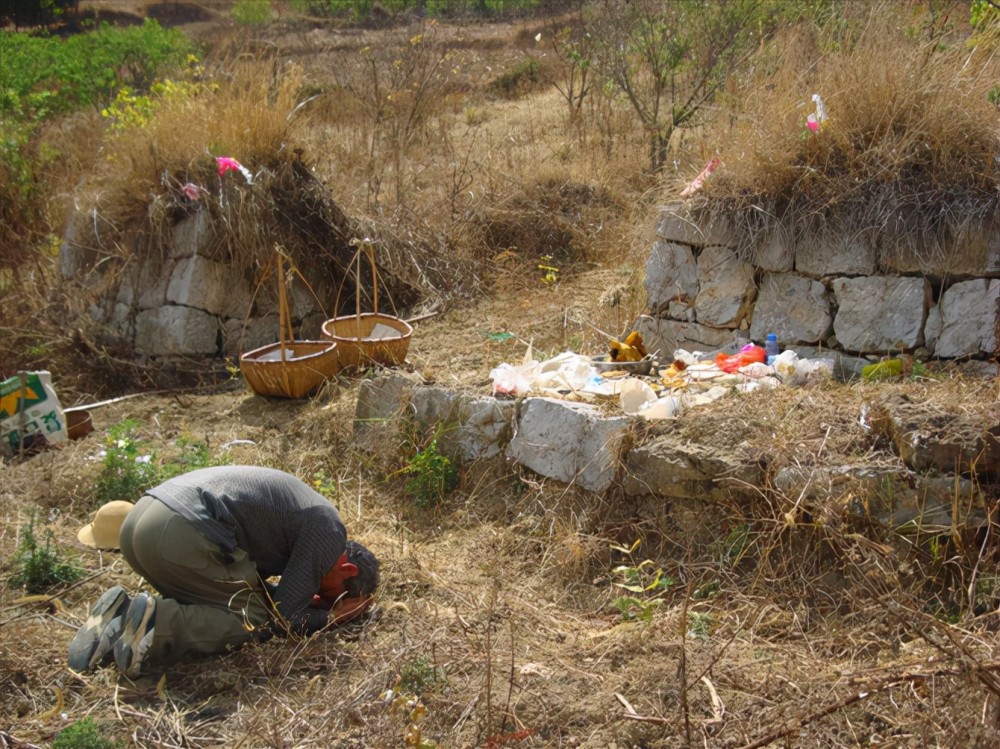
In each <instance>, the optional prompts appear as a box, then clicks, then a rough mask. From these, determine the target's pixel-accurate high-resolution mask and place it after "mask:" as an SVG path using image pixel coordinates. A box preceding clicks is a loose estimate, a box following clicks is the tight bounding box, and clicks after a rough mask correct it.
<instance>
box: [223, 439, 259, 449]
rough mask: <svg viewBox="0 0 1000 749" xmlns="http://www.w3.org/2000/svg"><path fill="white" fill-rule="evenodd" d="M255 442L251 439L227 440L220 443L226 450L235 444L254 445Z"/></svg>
mask: <svg viewBox="0 0 1000 749" xmlns="http://www.w3.org/2000/svg"><path fill="white" fill-rule="evenodd" d="M256 444H257V443H256V442H254V441H253V440H229V442H223V443H222V449H223V450H228V449H229V448H231V447H236V446H237V445H256Z"/></svg>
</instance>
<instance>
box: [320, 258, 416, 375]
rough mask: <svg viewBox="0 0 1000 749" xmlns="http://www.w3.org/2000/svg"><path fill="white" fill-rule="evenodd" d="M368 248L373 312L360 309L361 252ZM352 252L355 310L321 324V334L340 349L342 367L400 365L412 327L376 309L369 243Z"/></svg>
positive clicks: (376, 278)
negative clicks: (351, 313)
mask: <svg viewBox="0 0 1000 749" xmlns="http://www.w3.org/2000/svg"><path fill="white" fill-rule="evenodd" d="M362 249H364V250H366V251H367V255H368V261H369V262H370V263H371V269H372V282H373V286H374V290H373V292H372V304H373V306H374V309H375V311H374V312H362V311H361V293H360V285H361V251H362ZM362 249H359V250H358V252H357V253H356V254H355V256H354V257H355V259H356V260H357V262H358V269H357V272H356V274H355V279H356V284H357V286H358V290H357V293H356V294H355V313H354V314H353V315H346V316H344V317H335V318H333V319H332V320H327V321H326V322H324V323H323V327H322V330H323V337H324V338H329V339H331V340H333V341H336V343H337V347H338V350H339V352H340V366H341V367H342V368H343V369H357V368H360V367H364V366H367V365H370V364H381V365H383V366H386V367H391V366H396V365H399V364H402V363H403V362H404V361H405V360H406V352H407V349H409V347H410V336H411V335H413V327H412V326H411V325H410V324H409V323H408V322H407V321H406V320H402V319H400V318H399V317H394V316H392V315H386V314H384V313H380V312H379V311H378V276H377V271H376V269H375V256H374V253H373V252H372V247H371V243H370V242H368V241H366V242H365V243H364V247H363V248H362ZM339 306H340V293H339V292H338V294H337V307H338V308H339Z"/></svg>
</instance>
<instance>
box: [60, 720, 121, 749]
mask: <svg viewBox="0 0 1000 749" xmlns="http://www.w3.org/2000/svg"><path fill="white" fill-rule="evenodd" d="M121 745H122V743H121V742H120V741H119V740H118V739H116V738H114V737H113V736H112V735H111V732H110V729H109V727H108V726H106V725H104V724H100V723H96V722H95V721H94V719H93V718H90V717H87V718H84V719H83V720H78V721H76V722H75V723H73V724H71V725H69V726H67V727H66V728H64V729H63V730H61V731H60V732H59V733H58V734H56V737H55V740H54V741H53V742H52V749H117V747H120V746H121Z"/></svg>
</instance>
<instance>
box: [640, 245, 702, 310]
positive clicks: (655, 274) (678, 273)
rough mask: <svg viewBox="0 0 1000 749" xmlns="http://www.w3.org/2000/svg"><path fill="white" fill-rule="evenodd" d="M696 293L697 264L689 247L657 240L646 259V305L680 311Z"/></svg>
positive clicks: (689, 304)
mask: <svg viewBox="0 0 1000 749" xmlns="http://www.w3.org/2000/svg"><path fill="white" fill-rule="evenodd" d="M696 296H698V265H697V264H696V263H695V259H694V252H693V251H692V250H691V248H690V247H687V246H685V245H680V244H675V243H671V242H657V243H656V244H654V245H653V249H652V251H651V252H650V253H649V258H648V259H647V260H646V305H647V307H649V308H650V309H652V310H654V311H656V312H657V313H659V312H661V311H664V310H666V309H667V308H668V307H669V308H670V309H671V314H674V315H680V314H681V312H682V310H684V309H687V308H689V307H691V306H692V305H693V304H694V299H695V297H696Z"/></svg>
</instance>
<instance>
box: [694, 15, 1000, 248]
mask: <svg viewBox="0 0 1000 749" xmlns="http://www.w3.org/2000/svg"><path fill="white" fill-rule="evenodd" d="M853 9H854V10H855V11H861V12H860V14H859V16H855V17H853V18H852V17H848V20H845V21H844V22H843V26H842V27H840V26H838V27H835V28H837V29H839V30H840V33H839V38H837V39H836V40H834V39H832V38H831V33H832V32H831V30H829V29H828V30H825V31H824V30H820V31H816V30H814V29H812V28H801V27H800V28H797V29H794V30H793V29H789V30H787V31H786V32H785V36H784V38H782V39H781V43H780V44H779V45H778V46H777V47H776V49H778V50H781V52H780V53H775V54H774V56H773V57H772V58H771V59H767V58H765V59H763V60H762V61H761V64H760V68H761V70H760V73H761V75H760V77H759V79H758V80H757V81H756V82H755V84H754V85H753V86H752V87H751V88H750V89H749V90H747V91H746V92H745V93H744V94H743V95H742V97H741V99H742V101H743V106H742V108H741V111H740V112H739V113H738V119H736V120H735V121H734V123H733V124H732V126H731V127H730V128H729V129H728V130H727V131H725V135H724V136H720V138H719V143H720V147H719V152H720V155H721V158H722V160H723V162H724V164H725V167H724V168H723V169H721V170H719V171H718V172H716V174H715V175H714V176H713V178H712V179H711V180H710V181H709V187H708V189H707V191H706V195H707V198H708V200H709V201H710V202H711V204H712V206H713V208H715V209H717V210H720V211H730V210H731V211H734V212H735V214H736V215H737V216H738V217H739V219H740V222H741V224H742V225H743V226H744V227H745V228H746V229H747V230H748V231H747V232H746V234H745V238H746V244H747V245H750V244H752V243H753V242H754V241H756V240H757V238H758V237H759V236H760V235H761V234H762V233H764V232H766V231H767V230H769V229H771V228H773V227H774V225H775V224H777V223H778V222H783V223H784V224H785V225H786V227H787V228H788V229H790V230H791V231H792V232H793V233H794V234H796V235H799V234H808V233H810V232H819V233H823V232H836V231H847V232H851V233H854V234H858V235H865V236H868V237H869V238H871V239H873V240H875V239H877V240H880V241H881V242H882V243H883V246H884V247H885V249H886V250H887V251H903V252H910V253H913V252H928V253H930V254H932V255H933V253H934V252H940V251H941V247H942V245H943V244H945V243H946V242H947V241H948V240H949V239H953V238H955V237H962V236H963V235H964V234H965V233H967V232H968V231H969V230H970V228H974V227H977V226H980V225H982V224H983V223H984V222H987V223H988V222H989V221H992V219H993V214H994V212H995V211H996V208H997V190H996V182H997V171H996V168H997V167H996V163H995V158H994V157H995V155H996V153H997V151H998V145H1000V143H998V139H997V135H996V132H997V122H998V112H997V107H996V106H995V105H994V104H993V103H991V101H990V92H991V90H992V87H993V86H994V84H995V82H996V79H997V74H998V72H1000V67H998V65H1000V62H998V60H997V57H996V54H995V47H994V46H992V45H989V44H985V43H982V44H979V45H977V46H970V45H969V44H967V43H966V40H965V38H964V37H963V36H962V35H961V34H958V33H955V32H953V31H949V27H946V26H945V24H946V23H950V22H951V19H952V18H953V16H949V15H948V14H945V13H941V14H939V15H938V16H936V17H935V16H933V15H931V14H929V13H927V12H926V11H924V12H923V13H922V14H921V13H920V12H915V13H914V14H913V15H911V16H901V15H900V14H899V13H898V12H896V4H894V3H876V4H872V5H870V6H867V5H866V6H863V7H862V6H861V4H856V5H855V6H853ZM823 45H828V46H829V47H831V48H830V49H828V50H827V51H825V52H824V53H823V54H821V55H820V56H818V57H817V55H816V47H817V46H820V48H821V49H822V46H823ZM813 93H819V94H820V95H821V97H822V99H823V101H824V103H825V105H826V109H827V113H828V117H829V119H828V120H827V122H826V123H824V124H823V126H822V128H821V130H820V132H818V133H810V132H809V131H808V130H807V129H806V117H807V115H808V114H810V113H812V112H813V111H814V105H813V103H812V102H811V101H810V97H811V95H812V94H813Z"/></svg>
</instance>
